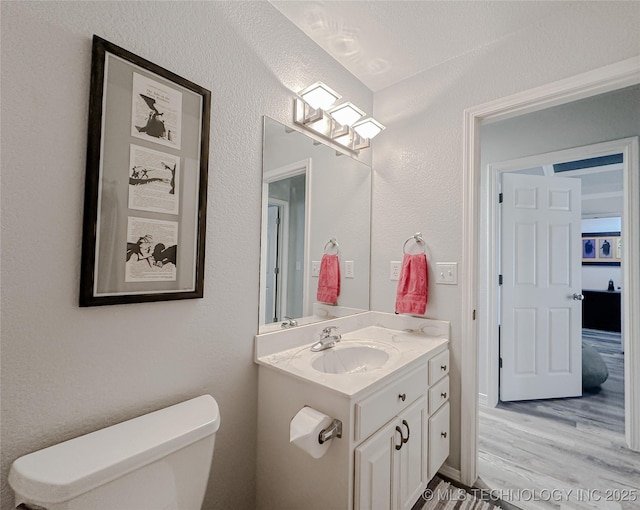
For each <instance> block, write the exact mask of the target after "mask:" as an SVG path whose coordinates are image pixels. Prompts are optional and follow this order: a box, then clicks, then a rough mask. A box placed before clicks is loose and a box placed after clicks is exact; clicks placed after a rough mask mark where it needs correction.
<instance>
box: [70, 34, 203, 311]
mask: <svg viewBox="0 0 640 510" xmlns="http://www.w3.org/2000/svg"><path fill="white" fill-rule="evenodd" d="M210 112H211V92H210V91H209V90H207V89H205V88H203V87H200V86H199V85H196V84H195V83H192V82H190V81H188V80H186V79H185V78H182V77H180V76H178V75H176V74H174V73H172V72H171V71H168V70H166V69H164V68H162V67H160V66H158V65H156V64H154V63H152V62H149V61H148V60H145V59H143V58H141V57H139V56H137V55H134V54H133V53H131V52H130V51H127V50H125V49H123V48H120V47H118V46H116V45H114V44H112V43H110V42H108V41H106V40H104V39H102V38H100V37H98V36H96V35H94V36H93V47H92V61H91V86H90V99H89V126H88V142H87V168H86V181H85V196H84V218H83V232H82V259H81V272H80V303H79V304H80V306H98V305H114V304H124V303H141V302H150V301H167V300H175V299H193V298H201V297H203V294H204V257H205V229H206V210H207V182H208V158H209V133H210V131H209V130H210V126H209V122H210Z"/></svg>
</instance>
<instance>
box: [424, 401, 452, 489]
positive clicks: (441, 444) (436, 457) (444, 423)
mask: <svg viewBox="0 0 640 510" xmlns="http://www.w3.org/2000/svg"><path fill="white" fill-rule="evenodd" d="M448 456H449V402H447V403H446V404H445V405H443V406H442V407H441V408H440V409H439V410H438V412H437V413H436V414H434V415H433V416H432V417H431V418H429V479H431V478H433V477H434V476H435V474H436V473H437V472H438V469H440V467H441V466H442V464H444V461H445V460H447V457H448Z"/></svg>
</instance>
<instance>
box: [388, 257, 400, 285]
mask: <svg viewBox="0 0 640 510" xmlns="http://www.w3.org/2000/svg"><path fill="white" fill-rule="evenodd" d="M401 267H402V262H400V261H398V260H395V261H392V262H391V268H390V272H389V280H392V281H396V280H399V279H400V268H401Z"/></svg>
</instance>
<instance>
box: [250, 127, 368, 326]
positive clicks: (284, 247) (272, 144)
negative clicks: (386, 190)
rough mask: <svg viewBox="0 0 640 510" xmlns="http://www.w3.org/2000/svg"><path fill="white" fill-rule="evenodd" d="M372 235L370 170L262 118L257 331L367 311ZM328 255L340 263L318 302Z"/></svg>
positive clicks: (296, 132)
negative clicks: (328, 294) (330, 299)
mask: <svg viewBox="0 0 640 510" xmlns="http://www.w3.org/2000/svg"><path fill="white" fill-rule="evenodd" d="M370 241H371V168H370V167H369V166H367V165H366V164H364V163H362V162H360V161H358V160H356V159H353V158H351V157H349V156H347V155H343V154H340V153H337V152H336V150H335V149H331V148H330V147H329V146H327V145H324V144H323V143H321V142H319V141H317V140H315V139H312V138H310V137H308V136H306V135H304V134H303V133H300V132H299V131H295V130H293V129H292V128H289V127H287V126H284V125H282V124H280V123H279V122H277V121H275V120H273V119H270V118H269V117H265V118H264V144H263V181H262V235H261V252H262V253H261V259H260V328H259V332H260V333H263V332H267V331H271V330H274V329H279V328H281V327H287V326H289V325H291V324H295V323H297V324H308V323H311V322H317V321H321V320H326V319H331V318H335V317H342V316H345V315H350V314H353V313H359V312H363V311H366V310H368V309H369V265H370V245H371V242H370ZM325 253H327V254H336V253H337V254H338V258H339V261H340V276H341V277H340V293H339V296H338V298H337V302H336V303H332V304H327V303H320V302H318V301H317V290H318V280H319V278H318V276H319V275H318V273H319V268H320V262H321V260H322V256H323V255H324V254H325ZM290 319H293V320H294V321H295V323H294V322H293V321H291V320H290Z"/></svg>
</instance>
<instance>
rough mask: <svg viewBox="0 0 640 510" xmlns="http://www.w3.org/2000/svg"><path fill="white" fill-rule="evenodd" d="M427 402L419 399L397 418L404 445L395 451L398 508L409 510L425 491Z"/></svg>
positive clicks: (426, 479)
mask: <svg viewBox="0 0 640 510" xmlns="http://www.w3.org/2000/svg"><path fill="white" fill-rule="evenodd" d="M427 420H428V415H427V398H426V396H424V397H421V398H419V399H418V400H417V401H416V402H415V403H414V404H412V405H411V407H409V408H408V409H407V410H406V411H405V412H404V413H402V414H401V415H400V416H399V417H398V420H397V421H398V422H399V423H400V429H401V430H402V434H403V436H404V439H405V441H406V442H405V443H404V444H403V445H402V448H401V449H400V450H399V451H398V454H399V460H400V473H399V477H398V484H397V485H398V508H400V509H402V510H411V508H412V507H413V505H414V503H415V502H416V501H418V499H419V498H420V494H421V493H422V491H423V490H424V487H426V484H427V482H428V481H429V479H428V478H427V463H426V462H425V461H424V459H425V458H426V455H427V444H426V441H427V435H426V427H427Z"/></svg>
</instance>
